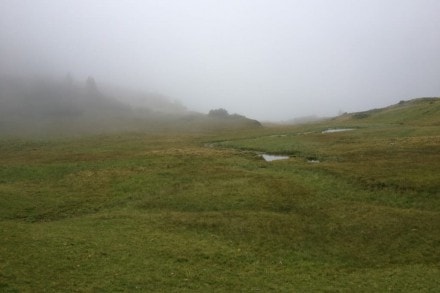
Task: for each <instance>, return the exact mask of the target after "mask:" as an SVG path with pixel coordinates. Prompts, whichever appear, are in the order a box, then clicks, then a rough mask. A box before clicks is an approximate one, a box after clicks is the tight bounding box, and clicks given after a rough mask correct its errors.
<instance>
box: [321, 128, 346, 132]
mask: <svg viewBox="0 0 440 293" xmlns="http://www.w3.org/2000/svg"><path fill="white" fill-rule="evenodd" d="M351 130H354V129H353V128H330V129H327V130H324V131H323V132H322V133H333V132H343V131H351Z"/></svg>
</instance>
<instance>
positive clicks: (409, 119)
mask: <svg viewBox="0 0 440 293" xmlns="http://www.w3.org/2000/svg"><path fill="white" fill-rule="evenodd" d="M439 116H440V98H419V99H413V100H409V101H401V102H399V103H398V104H396V105H392V106H389V107H386V108H382V109H373V110H369V111H365V112H358V113H350V114H344V115H342V116H340V117H337V118H335V119H334V120H335V121H341V122H352V123H367V124H372V123H375V124H377V123H387V124H400V125H421V126H422V125H424V126H440V119H439Z"/></svg>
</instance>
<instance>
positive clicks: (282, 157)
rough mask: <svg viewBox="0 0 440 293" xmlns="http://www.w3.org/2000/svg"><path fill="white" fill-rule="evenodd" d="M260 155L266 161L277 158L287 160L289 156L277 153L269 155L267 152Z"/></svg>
mask: <svg viewBox="0 0 440 293" xmlns="http://www.w3.org/2000/svg"><path fill="white" fill-rule="evenodd" d="M261 156H262V157H263V159H264V160H265V161H266V162H272V161H277V160H287V159H288V158H289V157H288V156H277V155H269V154H263V155H261Z"/></svg>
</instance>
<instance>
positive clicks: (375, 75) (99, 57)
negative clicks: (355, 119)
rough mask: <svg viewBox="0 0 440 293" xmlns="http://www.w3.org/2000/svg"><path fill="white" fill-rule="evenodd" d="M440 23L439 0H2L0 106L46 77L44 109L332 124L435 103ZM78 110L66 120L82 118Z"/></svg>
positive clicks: (439, 68)
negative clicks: (130, 109) (62, 100)
mask: <svg viewBox="0 0 440 293" xmlns="http://www.w3.org/2000/svg"><path fill="white" fill-rule="evenodd" d="M439 14H440V1H437V0H418V1H414V0H387V1H379V0H359V1H349V0H335V1H327V0H310V1H281V0H279V1H254V0H253V1H250V0H249V1H195V0H188V1H167V0H161V1H110V0H102V1H99V0H87V1H86V0H75V1H71V0H52V1H51V0H46V1H43V0H29V1H26V0H1V1H0V75H1V79H2V81H1V84H3V86H2V87H0V90H1V91H3V92H2V93H0V96H2V97H3V99H12V96H14V95H18V94H17V93H16V91H15V92H14V91H13V90H12V91H13V92H14V94H11V95H9V96H8V94H7V91H9V92H10V91H11V87H13V86H12V85H11V84H13V83H14V82H15V83H17V80H19V78H24V79H25V80H26V82H24V81H23V82H24V83H34V85H33V86H31V85H27V86H26V87H25V88H27V89H30V88H32V89H34V88H35V87H36V86H35V83H38V82H37V81H36V80H38V79H47V80H56V82H58V83H59V84H63V82H64V85H63V86H51V87H50V88H51V90H50V93H45V92H44V87H43V88H41V86H40V92H39V94H41V95H43V96H44V97H45V103H47V105H53V101H51V97H52V96H59V95H61V94H59V93H57V91H63V90H64V89H65V88H66V86H68V85H69V84H71V85H72V88H71V89H70V92H67V93H64V94H63V96H64V97H67V96H69V95H74V96H75V97H76V99H77V100H78V99H79V100H81V99H88V98H86V97H87V96H95V98H96V97H98V96H99V95H104V96H106V97H107V96H108V97H111V99H112V101H113V102H112V103H113V104H112V105H113V106H112V107H111V108H112V109H113V110H114V109H116V108H118V109H119V110H118V111H122V109H124V107H127V105H125V104H119V103H120V102H121V101H123V102H124V101H125V102H127V103H126V104H129V105H131V106H133V105H143V104H145V99H147V100H148V101H149V102H148V103H146V104H145V105H147V106H149V105H151V103H153V101H154V100H155V101H156V102H155V103H156V104H159V105H160V104H161V103H162V104H163V103H164V105H165V106H163V105H162V106H163V107H165V108H167V109H169V107H171V108H173V107H175V108H174V110H176V111H177V110H179V111H181V110H182V111H184V110H185V111H198V112H202V113H208V112H209V111H210V110H211V109H219V108H224V109H227V110H228V111H229V113H239V114H242V115H245V116H247V117H251V118H253V119H258V120H272V121H282V120H284V121H285V120H290V119H294V118H298V117H302V116H311V115H318V116H335V115H337V114H338V113H340V112H346V111H348V112H352V111H360V110H366V109H369V108H375V107H382V106H386V105H389V104H392V103H396V102H398V101H400V100H405V99H410V98H416V97H422V96H439V95H440V58H439V52H440V17H439ZM66 77H69V78H68V80H67V81H66ZM89 77H91V78H92V79H93V81H94V82H95V83H96V84H97V85H98V86H97V88H98V89H99V94H96V93H95V94H92V93H90V91H89V92H87V89H90V87H91V85H90V79H89V80H88V78H89ZM11 80H14V82H12V81H11ZM87 81H88V82H89V83H88V84H87ZM1 84H0V86H1ZM5 84H6V85H5ZM23 95H24V94H22V95H18V96H21V97H22V96H23ZM77 100H76V101H72V99H69V101H68V103H70V104H65V105H69V107H67V108H66V109H64V110H63V111H64V112H62V113H61V114H60V115H64V116H66V115H67V116H68V115H71V114H72V113H75V111H82V110H84V109H82V108H81V107H79V106H78V105H79V102H78V101H77ZM98 100H99V98H96V99H95V100H94V101H95V102H94V105H97V104H99V103H98V102H96V101H98ZM87 101H89V102H90V99H88V100H87ZM89 102H88V103H89ZM47 105H46V106H47ZM88 105H89V104H88ZM115 105H117V106H115ZM46 106H45V104H40V105H38V106H35V105H34V106H32V107H34V108H35V107H43V108H44V109H45V110H44V111H43V110H41V111H40V112H38V113H39V115H40V114H41V115H43V116H44V115H45V114H47V113H49V112H50V111H51V106H47V109H46V108H45V107H46ZM11 107H14V105H12V106H11ZM17 107H18V106H17ZM157 107H159V108H160V106H157ZM86 108H88V109H89V110H90V109H91V108H93V107H91V106H90V105H89V106H87V107H86ZM9 110H10V111H13V110H11V109H9ZM113 110H112V111H113ZM4 111H5V109H3V112H4ZM17 111H18V110H17ZM20 111H22V112H23V111H25V110H23V109H21V110H20ZM57 111H58V110H57Z"/></svg>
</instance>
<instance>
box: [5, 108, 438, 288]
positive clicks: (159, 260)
mask: <svg viewBox="0 0 440 293" xmlns="http://www.w3.org/2000/svg"><path fill="white" fill-rule="evenodd" d="M411 111H415V110H414V109H413V110H411ZM417 111H418V110H417ZM372 115H373V114H372ZM374 115H376V114H374ZM396 117H397V116H396ZM435 117H436V116H435V115H433V116H432V118H431V119H427V118H426V117H425V118H424V119H423V123H417V122H413V123H408V121H407V122H405V123H403V124H400V123H394V122H392V121H391V120H392V119H391V118H389V120H387V121H386V122H384V120H383V121H382V120H380V121H379V120H373V119H376V118H374V117H367V118H362V119H358V118H356V117H355V118H352V119H348V118H347V117H345V118H344V119H345V120H343V121H341V120H334V121H326V122H323V123H321V124H310V125H306V126H301V127H291V126H290V127H278V128H267V127H266V128H260V129H253V130H249V131H245V130H242V131H235V132H223V133H205V134H203V135H201V134H185V133H180V134H173V135H171V134H167V135H165V134H164V135H157V134H148V135H146V134H136V133H132V134H119V135H116V134H115V135H102V136H90V137H79V138H72V139H53V140H50V139H45V140H23V139H22V140H12V139H3V140H1V141H0V154H1V156H0V233H1V237H0V260H1V261H0V291H5V292H17V291H18V292H22V291H36V292H39V291H103V292H108V291H135V290H138V291H147V292H151V291H153V292H170V291H171V292H173V291H174V292H181V291H200V292H206V291H219V292H221V291H228V292H230V291H235V292H237V291H246V292H247V291H257V290H258V291H262V292H264V291H280V292H283V291H284V292H292V291H299V292H303V291H348V292H353V291H364V292H365V291H367V292H373V291H395V292H402V291H406V292H408V291H409V292H411V291H412V292H414V291H421V292H436V291H438V288H440V281H439V280H440V279H439V275H440V267H439V264H440V249H439V248H440V203H439V202H440V199H439V197H440V194H439V190H440V183H439V182H440V175H439V174H440V131H439V128H438V124H436V123H437V122H438V121H437V122H436V120H435V119H438V118H435ZM368 119H370V120H368ZM381 119H384V118H383V117H382V118H381ZM368 121H370V123H368ZM390 121H391V122H390ZM411 121H415V120H411ZM331 127H351V128H355V130H353V131H347V132H340V133H322V131H323V130H325V129H327V128H331ZM256 151H261V152H269V153H281V154H288V155H290V156H291V157H290V159H289V160H285V161H276V162H270V163H269V162H265V161H264V160H263V159H262V158H261V157H259V156H258V155H257V154H256V153H255V152H256ZM310 160H312V161H319V163H316V162H314V163H310V162H309V161H310Z"/></svg>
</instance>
